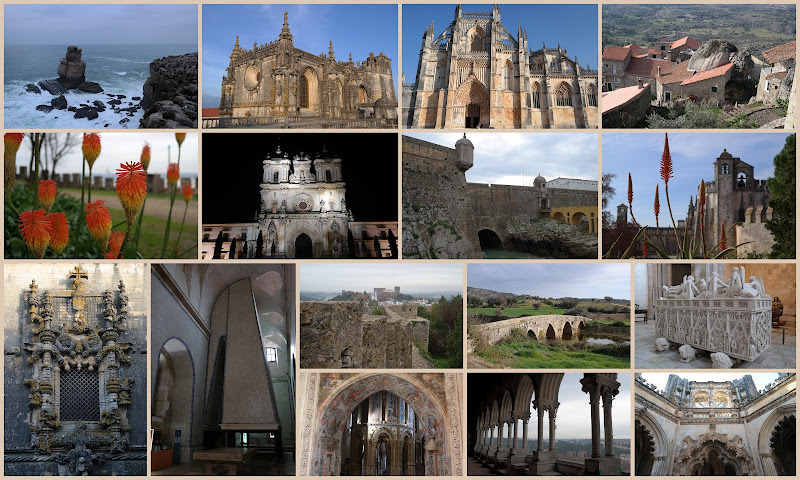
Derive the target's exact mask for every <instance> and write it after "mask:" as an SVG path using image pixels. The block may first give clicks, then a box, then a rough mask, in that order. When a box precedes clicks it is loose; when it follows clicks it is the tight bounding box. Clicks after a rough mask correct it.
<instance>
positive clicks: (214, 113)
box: [203, 108, 219, 118]
mask: <svg viewBox="0 0 800 480" xmlns="http://www.w3.org/2000/svg"><path fill="white" fill-rule="evenodd" d="M215 117H219V108H204V109H203V118H215Z"/></svg>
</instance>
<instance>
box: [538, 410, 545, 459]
mask: <svg viewBox="0 0 800 480" xmlns="http://www.w3.org/2000/svg"><path fill="white" fill-rule="evenodd" d="M536 413H537V415H538V419H537V420H538V421H537V422H536V427H537V432H538V436H537V437H536V450H539V451H542V450H544V447H543V443H544V442H543V437H544V407H543V406H542V405H539V404H538V403H537V405H536Z"/></svg>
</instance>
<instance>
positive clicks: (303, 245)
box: [294, 233, 314, 258]
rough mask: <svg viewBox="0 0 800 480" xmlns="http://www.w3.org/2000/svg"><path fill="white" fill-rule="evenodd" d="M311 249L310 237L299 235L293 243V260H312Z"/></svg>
mask: <svg viewBox="0 0 800 480" xmlns="http://www.w3.org/2000/svg"><path fill="white" fill-rule="evenodd" d="M313 247H314V244H313V242H312V241H311V237H309V236H308V235H306V234H305V233H301V234H300V235H298V236H297V238H296V239H295V241H294V258H314V248H313Z"/></svg>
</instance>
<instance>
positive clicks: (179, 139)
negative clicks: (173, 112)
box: [175, 132, 186, 147]
mask: <svg viewBox="0 0 800 480" xmlns="http://www.w3.org/2000/svg"><path fill="white" fill-rule="evenodd" d="M184 140H186V132H182V133H179V132H175V141H177V142H178V146H179V147H180V146H181V145H183V141H184Z"/></svg>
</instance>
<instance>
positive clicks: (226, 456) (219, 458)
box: [194, 447, 258, 475]
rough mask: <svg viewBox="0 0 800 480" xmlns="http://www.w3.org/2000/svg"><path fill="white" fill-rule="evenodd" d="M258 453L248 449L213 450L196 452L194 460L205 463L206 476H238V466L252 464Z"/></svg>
mask: <svg viewBox="0 0 800 480" xmlns="http://www.w3.org/2000/svg"><path fill="white" fill-rule="evenodd" d="M257 452H258V449H257V448H247V447H225V448H213V449H211V450H201V451H199V452H195V453H194V459H195V460H203V461H204V462H205V467H206V475H220V474H222V475H236V468H237V466H238V465H239V464H240V463H248V462H250V460H252V458H253V456H254V455H255V454H256V453H257ZM223 472H224V473H223Z"/></svg>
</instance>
